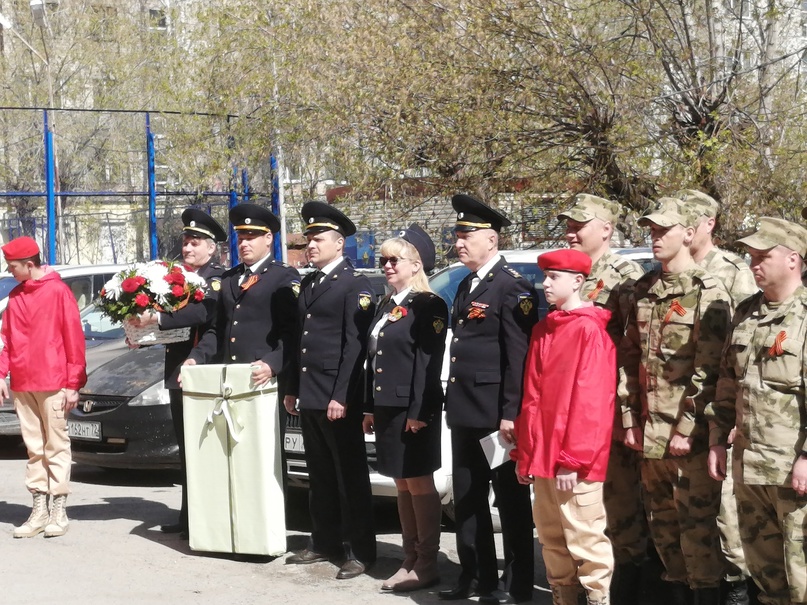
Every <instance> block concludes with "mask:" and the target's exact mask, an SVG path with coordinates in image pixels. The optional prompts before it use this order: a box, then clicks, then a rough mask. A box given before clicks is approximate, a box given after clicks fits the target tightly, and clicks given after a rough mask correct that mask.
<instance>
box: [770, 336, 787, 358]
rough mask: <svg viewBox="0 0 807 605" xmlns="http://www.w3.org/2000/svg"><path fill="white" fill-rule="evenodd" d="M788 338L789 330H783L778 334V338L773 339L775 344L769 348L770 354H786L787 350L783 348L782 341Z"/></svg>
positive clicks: (777, 355)
mask: <svg viewBox="0 0 807 605" xmlns="http://www.w3.org/2000/svg"><path fill="white" fill-rule="evenodd" d="M786 338H787V332H785V331H784V330H782V331H781V332H779V333H778V334H777V335H776V340H774V341H773V345H772V346H771V348H770V349H768V355H770V356H771V357H779V355H784V353H785V350H784V349H783V348H782V343H783V342H784V341H785V339H786Z"/></svg>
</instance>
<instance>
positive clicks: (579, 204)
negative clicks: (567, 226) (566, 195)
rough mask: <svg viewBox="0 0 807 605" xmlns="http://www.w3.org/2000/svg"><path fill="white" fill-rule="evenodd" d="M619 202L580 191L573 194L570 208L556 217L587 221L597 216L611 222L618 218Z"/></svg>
mask: <svg viewBox="0 0 807 605" xmlns="http://www.w3.org/2000/svg"><path fill="white" fill-rule="evenodd" d="M619 210H620V207H619V204H617V203H616V202H612V201H611V200H606V199H605V198H602V197H597V196H596V195H591V194H589V193H581V194H580V195H577V196H575V198H574V203H573V204H572V206H571V207H570V208H568V209H567V210H564V211H563V212H561V213H560V214H559V215H558V218H561V219H566V220H573V221H577V222H578V223H587V222H588V221H590V220H591V219H594V218H598V219H600V220H601V221H605V222H606V223H613V222H614V221H616V219H617V218H619Z"/></svg>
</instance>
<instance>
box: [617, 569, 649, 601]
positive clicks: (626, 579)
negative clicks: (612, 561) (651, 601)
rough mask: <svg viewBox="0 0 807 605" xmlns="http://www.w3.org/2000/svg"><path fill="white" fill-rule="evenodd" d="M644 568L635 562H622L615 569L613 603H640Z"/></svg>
mask: <svg viewBox="0 0 807 605" xmlns="http://www.w3.org/2000/svg"><path fill="white" fill-rule="evenodd" d="M641 581H642V568H641V567H639V566H638V565H636V564H635V563H620V564H618V565H617V566H616V568H615V569H614V578H613V580H611V603H614V605H639V593H640V592H641Z"/></svg>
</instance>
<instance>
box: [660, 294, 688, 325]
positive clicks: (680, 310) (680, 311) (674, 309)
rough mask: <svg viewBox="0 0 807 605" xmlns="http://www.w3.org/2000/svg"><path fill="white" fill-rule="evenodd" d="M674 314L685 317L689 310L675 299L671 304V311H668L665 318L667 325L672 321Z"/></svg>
mask: <svg viewBox="0 0 807 605" xmlns="http://www.w3.org/2000/svg"><path fill="white" fill-rule="evenodd" d="M673 313H675V314H676V315H678V316H680V317H683V316H684V315H686V314H687V310H686V309H684V307H683V306H682V305H681V303H680V302H678V299H677V298H676V299H674V300H673V301H672V303H671V304H670V310H669V311H667V315H665V316H664V323H665V324H666V323H667V322H668V321H670V320H671V319H672V316H673Z"/></svg>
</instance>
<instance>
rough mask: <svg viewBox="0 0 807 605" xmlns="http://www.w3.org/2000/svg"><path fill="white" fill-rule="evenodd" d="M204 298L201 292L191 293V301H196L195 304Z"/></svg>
mask: <svg viewBox="0 0 807 605" xmlns="http://www.w3.org/2000/svg"><path fill="white" fill-rule="evenodd" d="M204 297H205V293H204V292H202V291H201V290H197V291H196V292H194V293H193V299H194V300H195V301H197V302H199V301H200V300H202V299H204Z"/></svg>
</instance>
